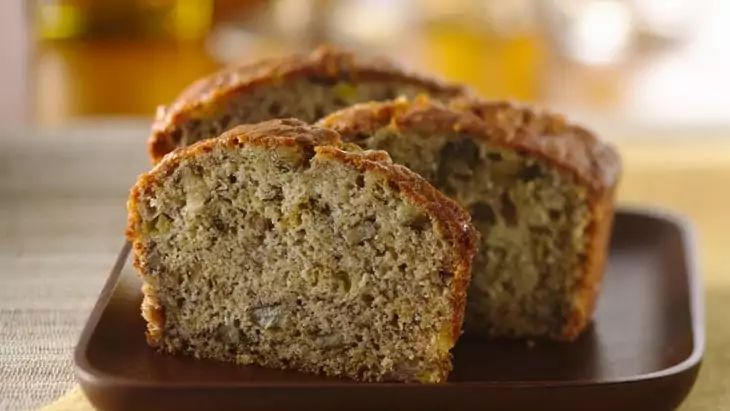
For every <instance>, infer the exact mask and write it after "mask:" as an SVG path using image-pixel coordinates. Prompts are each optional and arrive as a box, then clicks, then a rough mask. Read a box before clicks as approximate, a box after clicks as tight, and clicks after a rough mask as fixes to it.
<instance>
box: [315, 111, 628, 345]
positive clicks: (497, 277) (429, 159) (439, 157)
mask: <svg viewBox="0 0 730 411" xmlns="http://www.w3.org/2000/svg"><path fill="white" fill-rule="evenodd" d="M449 104H450V106H446V105H443V104H440V103H438V102H435V101H430V100H429V99H426V98H421V99H416V100H414V101H406V100H404V99H401V100H398V101H391V102H382V103H371V104H361V105H356V106H354V107H352V108H349V109H345V110H343V111H341V112H337V113H335V114H332V115H331V116H329V117H327V118H325V119H323V120H322V121H321V122H320V123H319V124H320V125H323V126H326V127H331V128H333V129H335V130H336V131H338V132H339V133H341V134H342V138H343V139H344V140H345V141H348V142H352V143H356V144H358V145H360V146H362V147H363V148H367V149H379V150H385V151H387V152H388V153H389V154H390V156H391V158H392V159H393V161H395V162H397V163H400V164H403V165H405V166H407V167H409V168H410V169H411V170H413V171H415V172H417V173H419V174H420V175H422V176H423V177H425V178H426V179H427V180H429V181H430V182H431V183H432V184H433V185H434V186H435V187H436V188H438V189H440V190H441V191H442V192H444V193H445V194H446V195H448V196H451V197H452V198H454V199H455V200H457V201H458V202H459V203H460V204H461V205H462V206H463V207H465V208H466V209H468V210H470V212H471V214H472V219H473V221H474V225H475V226H476V227H477V228H478V230H479V231H480V233H481V240H480V243H479V247H478V248H479V250H478V252H477V255H476V257H475V259H474V265H473V267H474V268H473V273H472V282H471V288H470V290H469V293H468V308H467V314H466V318H467V319H466V325H465V327H466V328H467V330H468V331H469V332H486V333H489V334H491V335H494V336H508V337H548V338H553V339H558V340H572V339H575V338H576V337H577V336H578V335H579V334H580V333H581V332H582V331H583V330H584V329H585V328H586V325H587V324H588V323H589V321H590V318H591V316H592V313H593V309H594V306H595V302H596V298H597V295H598V290H599V288H600V284H601V277H602V274H603V269H604V263H605V259H606V252H607V243H608V239H609V235H610V231H611V225H612V218H613V199H614V191H615V188H616V185H617V184H618V181H619V175H620V171H621V164H620V158H619V156H618V154H617V153H616V151H614V150H613V149H612V148H611V147H610V146H609V145H607V144H605V143H603V142H601V141H600V140H598V139H597V138H596V137H595V136H594V135H593V134H592V133H590V132H588V131H587V130H585V129H583V128H580V127H578V126H574V125H571V124H568V123H567V122H566V121H565V120H564V119H563V118H562V117H561V116H558V115H554V114H550V113H545V112H537V111H535V110H532V109H530V108H528V107H520V106H517V105H515V104H511V103H507V102H487V101H482V100H478V99H475V98H458V99H455V100H453V101H451V102H450V103H449Z"/></svg>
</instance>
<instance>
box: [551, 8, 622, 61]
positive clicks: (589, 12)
mask: <svg viewBox="0 0 730 411" xmlns="http://www.w3.org/2000/svg"><path fill="white" fill-rule="evenodd" d="M538 4H540V5H541V9H540V11H541V14H542V17H543V20H544V22H545V23H546V28H547V30H548V32H549V33H550V35H551V39H552V41H553V42H554V43H555V45H556V46H557V47H558V49H559V51H560V52H562V53H563V55H565V56H566V57H568V58H569V59H571V60H575V61H578V62H580V63H583V64H590V65H603V64H613V63H617V62H620V61H622V60H623V59H624V58H625V57H626V56H627V55H628V53H629V51H630V49H631V46H632V39H633V35H634V20H633V16H632V13H631V9H630V7H629V4H628V2H627V1H626V0H547V1H544V2H543V1H540V2H538Z"/></svg>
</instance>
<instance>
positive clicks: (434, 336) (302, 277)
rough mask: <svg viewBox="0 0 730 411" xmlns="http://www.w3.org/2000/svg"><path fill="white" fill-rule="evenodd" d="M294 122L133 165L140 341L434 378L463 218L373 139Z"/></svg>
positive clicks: (457, 293) (281, 364)
mask: <svg viewBox="0 0 730 411" xmlns="http://www.w3.org/2000/svg"><path fill="white" fill-rule="evenodd" d="M346 148H347V146H346V145H341V144H340V143H339V137H338V135H337V133H335V132H333V131H331V130H327V129H323V128H319V127H314V126H309V125H306V124H305V123H302V122H300V121H297V120H293V119H286V120H272V121H267V122H263V123H260V124H256V125H246V126H239V127H236V128H234V129H232V130H230V131H228V132H227V133H225V134H224V135H222V136H221V137H220V138H217V139H208V140H206V141H202V142H200V143H198V144H195V145H192V146H189V147H185V148H181V149H179V150H176V151H175V152H174V153H172V154H170V155H168V156H166V157H165V159H164V160H163V161H162V162H160V163H159V164H157V166H155V167H154V168H153V169H152V171H150V172H149V173H146V174H143V175H142V176H141V177H140V179H139V180H138V182H137V183H136V185H135V186H134V187H133V189H132V191H131V194H130V198H129V202H128V209H129V226H128V229H127V236H128V238H129V240H130V241H131V242H132V243H133V250H134V264H135V267H136V268H137V270H138V272H139V273H140V275H141V277H142V279H143V282H144V286H143V293H144V302H143V307H142V311H143V315H144V317H145V318H146V320H147V322H148V332H147V338H148V342H149V343H150V344H151V345H152V346H155V347H158V348H159V349H160V350H162V351H165V352H170V353H181V354H188V355H193V356H196V357H199V358H210V359H216V360H223V361H230V362H236V363H241V364H253V365H259V366H266V367H273V368H282V369H294V370H299V371H304V372H311V373H324V374H326V375H331V376H343V377H350V378H353V379H357V380H364V381H382V380H390V381H415V382H425V383H435V382H441V381H444V380H445V379H446V378H447V375H448V373H449V371H450V369H451V356H450V349H451V348H452V347H453V346H454V344H455V343H456V341H457V339H458V337H459V335H460V333H461V325H462V321H463V313H464V306H465V303H466V297H465V292H466V288H467V287H468V282H469V275H470V264H471V260H472V256H473V255H474V252H475V249H476V235H477V234H476V231H475V230H474V228H473V226H472V225H471V224H470V217H469V214H468V213H467V212H465V211H464V210H463V209H462V208H461V207H459V206H458V205H457V204H456V203H455V202H454V201H452V200H450V199H448V198H447V197H446V196H444V195H442V194H441V193H440V192H438V191H437V190H435V189H434V188H433V187H432V186H431V185H430V184H428V183H427V182H426V181H425V180H424V179H422V178H421V177H419V176H417V175H416V174H415V173H412V172H410V171H409V170H407V169H406V168H405V167H402V166H400V165H395V164H393V163H392V162H391V160H390V158H389V157H388V156H387V154H386V153H384V152H375V151H363V150H360V149H359V148H357V147H354V149H353V151H345V150H346Z"/></svg>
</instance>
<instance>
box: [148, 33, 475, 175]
mask: <svg viewBox="0 0 730 411" xmlns="http://www.w3.org/2000/svg"><path fill="white" fill-rule="evenodd" d="M419 93H429V94H431V95H433V96H434V97H436V98H449V97H454V96H456V95H460V94H467V92H466V90H465V89H464V88H463V87H461V86H458V85H455V84H447V83H444V82H441V81H439V80H437V79H434V78H429V77H426V76H423V75H419V74H415V73H407V72H405V71H404V70H402V69H401V68H399V67H397V66H396V65H394V64H393V63H391V62H390V61H388V60H385V59H382V58H365V57H358V56H355V55H354V54H353V53H351V52H348V51H344V50H341V49H337V48H333V47H326V46H322V47H319V48H317V49H316V50H314V51H313V52H312V53H311V54H309V55H291V56H287V57H283V58H272V59H267V60H262V61H259V62H256V63H252V64H247V65H243V66H236V67H230V68H227V69H225V70H222V71H220V72H218V73H215V74H213V75H211V76H210V77H207V78H203V79H201V80H199V81H197V82H195V83H194V84H192V85H191V86H190V87H188V89H187V90H185V91H183V92H182V93H181V95H180V96H179V97H178V99H177V100H176V101H175V102H174V103H172V104H171V105H170V106H169V107H167V108H165V107H160V108H159V109H158V112H157V117H156V120H155V123H154V125H153V127H152V134H151V136H150V139H149V143H148V150H149V154H150V156H151V157H152V160H153V162H157V161H159V160H160V159H161V158H162V156H164V155H165V154H167V153H168V152H170V151H172V150H173V149H175V148H176V147H179V146H185V145H188V144H191V143H193V142H195V141H198V140H202V139H205V138H210V137H215V136H218V135H219V134H220V133H222V132H224V131H225V130H227V129H228V128H231V127H234V126H236V125H240V124H249V123H257V122H259V121H264V120H269V119H273V118H285V117H294V118H298V119H300V120H303V121H306V122H313V121H315V120H317V119H319V118H321V117H323V116H324V115H326V114H328V113H330V112H333V111H335V110H338V109H340V108H344V107H347V106H350V105H352V104H353V103H358V102H365V101H374V100H385V99H392V98H395V97H397V96H400V95H404V96H415V95H416V94H419Z"/></svg>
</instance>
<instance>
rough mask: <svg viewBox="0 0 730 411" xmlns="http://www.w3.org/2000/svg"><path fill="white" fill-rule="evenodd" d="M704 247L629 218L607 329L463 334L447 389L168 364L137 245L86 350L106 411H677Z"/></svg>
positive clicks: (616, 242) (654, 216)
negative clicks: (151, 340)
mask: <svg viewBox="0 0 730 411" xmlns="http://www.w3.org/2000/svg"><path fill="white" fill-rule="evenodd" d="M694 245H695V243H694V238H693V235H692V232H691V229H690V228H689V226H688V224H687V222H685V221H683V220H682V219H681V218H678V217H676V216H670V215H667V214H664V213H659V212H653V211H641V210H628V209H622V210H621V211H619V212H618V213H617V215H616V220H615V225H614V232H613V238H612V242H611V252H610V258H609V267H608V271H607V272H606V276H605V281H604V287H603V291H602V294H601V297H600V300H599V303H598V308H597V312H596V315H595V320H594V321H593V324H592V325H591V327H590V328H589V329H588V330H587V331H586V332H585V334H584V335H582V336H581V338H579V339H578V341H576V342H575V343H572V344H555V343H538V344H536V345H534V346H529V345H528V344H526V343H525V342H520V341H488V340H480V339H472V338H469V336H466V335H465V336H464V337H462V339H461V340H460V342H459V344H458V345H457V347H456V348H455V349H454V371H453V373H452V375H451V377H450V379H449V382H447V383H444V384H440V385H420V384H401V383H355V382H352V381H347V380H340V379H331V378H323V377H318V376H314V375H306V374H300V373H296V372H284V371H276V370H270V369H264V368H258V367H252V366H237V365H233V364H226V363H217V362H211V361H200V360H195V359H193V358H187V357H175V356H169V355H160V354H157V353H155V352H154V351H153V350H152V349H151V348H149V347H148V346H147V345H146V343H145V340H144V327H145V325H144V322H143V320H142V318H141V317H140V308H139V307H140V301H141V295H140V291H139V288H140V283H139V280H138V279H137V277H136V274H135V273H134V271H133V269H132V268H131V264H129V262H128V255H129V246H125V247H124V249H123V251H122V253H121V255H120V257H119V259H118V261H117V264H116V265H115V267H114V270H113V271H112V273H111V276H110V278H109V280H108V281H107V283H106V285H105V287H104V289H103V291H102V293H101V296H100V298H99V301H98V303H97V305H96V307H95V308H94V310H93V312H92V314H91V317H90V319H89V322H88V324H87V325H86V328H85V329H84V331H83V334H82V336H81V339H80V342H79V344H78V346H77V348H76V352H75V365H76V376H77V378H78V380H79V382H80V383H81V386H82V388H83V390H84V392H85V393H86V395H87V396H88V398H89V400H90V401H91V402H92V403H93V404H94V405H95V406H96V407H97V408H98V409H99V410H102V411H107V410H125V411H126V410H155V411H166V410H175V411H184V410H194V411H200V410H257V411H265V410H297V409H302V410H309V409H316V410H318V411H324V410H376V409H377V410H385V409H398V410H400V409H417V410H419V411H425V410H445V409H455V410H456V409H458V410H475V409H490V410H542V409H551V410H552V409H555V410H563V411H566V410H595V411H598V410H671V409H674V408H675V407H677V406H678V405H679V404H680V403H681V402H682V400H683V399H684V398H685V397H686V395H687V393H688V392H689V390H690V389H691V387H692V385H693V384H694V381H695V378H696V376H697V372H698V371H699V368H700V361H701V358H702V353H703V350H704V331H703V314H702V301H701V288H700V284H699V273H698V272H697V266H696V260H695V259H696V253H695V250H694Z"/></svg>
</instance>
